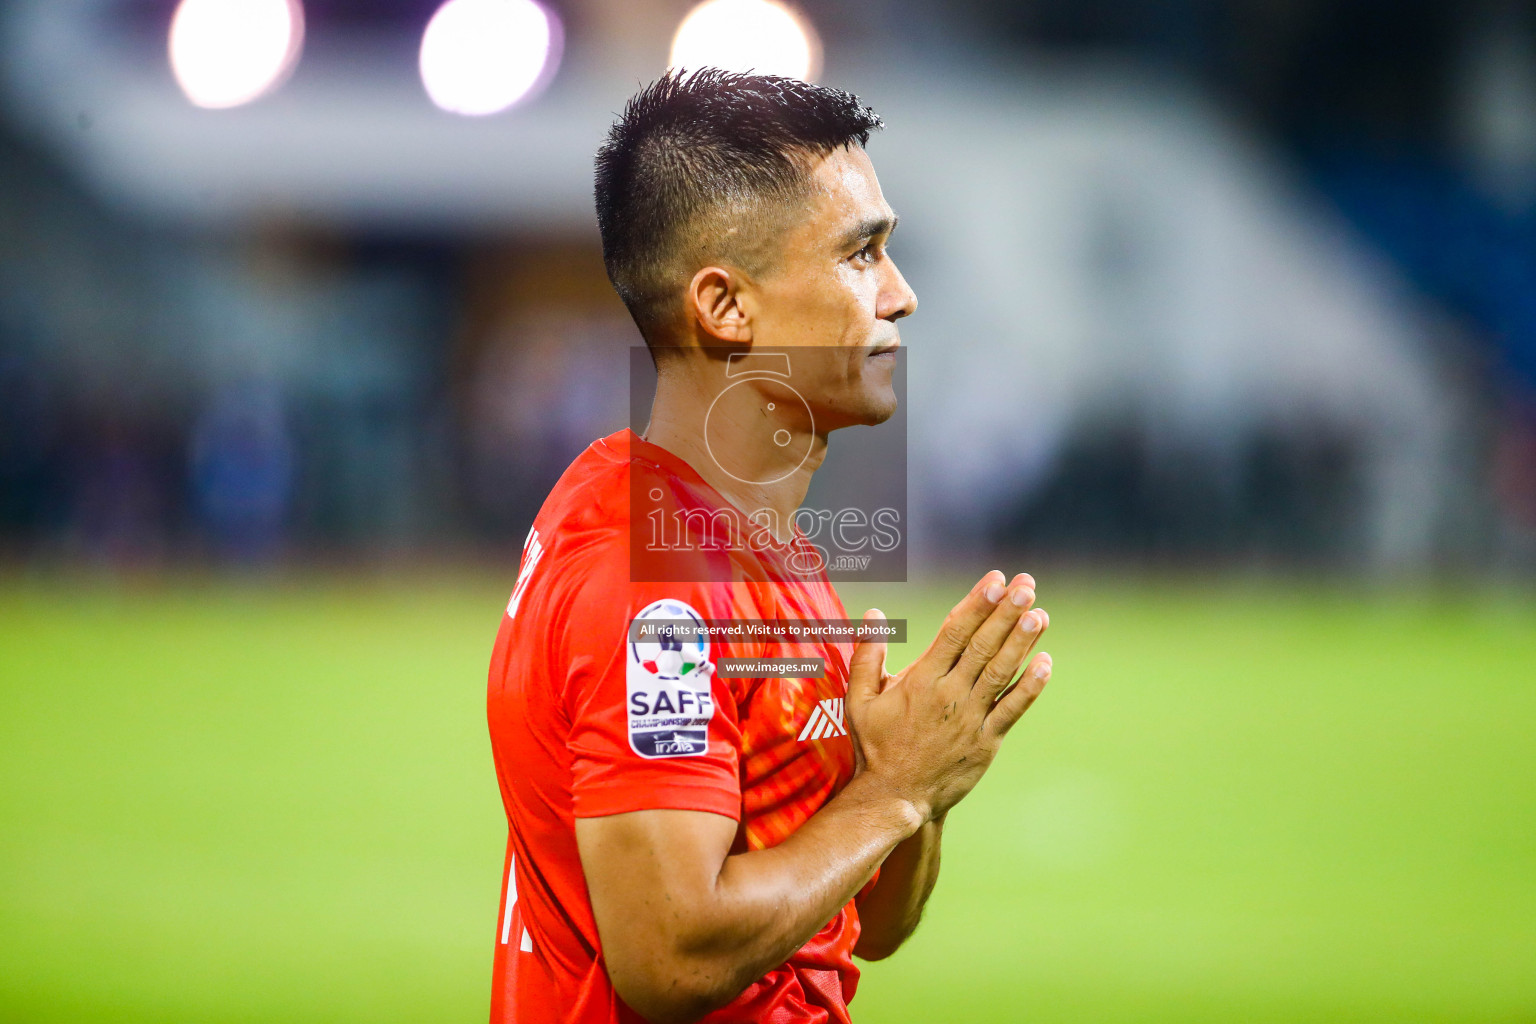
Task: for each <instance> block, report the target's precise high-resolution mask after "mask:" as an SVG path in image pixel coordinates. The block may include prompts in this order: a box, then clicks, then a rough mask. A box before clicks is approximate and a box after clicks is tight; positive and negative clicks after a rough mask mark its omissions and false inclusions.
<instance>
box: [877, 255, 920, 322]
mask: <svg viewBox="0 0 1536 1024" xmlns="http://www.w3.org/2000/svg"><path fill="white" fill-rule="evenodd" d="M888 262H889V261H888ZM889 266H890V268H891V270H890V276H889V277H888V278H887V280H886V281H885V282H884V285H885V286H884V287H883V288H881V289H880V309H879V311H878V313H877V315H878V316H879V317H880V319H881V320H891V321H896V320H900V319H901V318H902V317H904V316H911V315H912V314H913V313H916V312H917V293H915V292H914V291H912V287H911V286H910V285H908V284H907V279H906V278H905V277H903V276H902V273H901V271H900V270H899V269H897V267H896V264H895V263H894V262H889Z"/></svg>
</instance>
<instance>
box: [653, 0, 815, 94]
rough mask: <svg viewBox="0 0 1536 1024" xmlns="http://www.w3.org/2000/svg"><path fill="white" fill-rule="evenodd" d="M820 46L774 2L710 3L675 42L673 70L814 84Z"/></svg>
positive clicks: (805, 25) (695, 12)
mask: <svg viewBox="0 0 1536 1024" xmlns="http://www.w3.org/2000/svg"><path fill="white" fill-rule="evenodd" d="M820 55H821V46H820V44H819V43H818V41H817V39H816V32H815V30H814V29H812V28H811V26H810V24H809V23H807V22H805V21H803V20H802V19H801V18H800V17H798V16H797V15H796V14H795V13H794V12H793V11H791V10H790V9H789V8H787V7H785V6H784V5H783V4H780V3H775V2H774V0H705V2H704V3H702V4H699V6H697V7H695V8H694V9H693V10H692V11H690V12H688V16H687V17H686V18H684V19H683V23H682V24H681V25H679V26H678V27H677V35H675V36H673V37H672V57H671V60H670V61H669V62H668V63H669V64H670V65H671V66H672V67H674V68H687V69H689V70H697V69H699V68H703V67H715V68H724V69H725V70H727V71H756V72H757V73H758V74H762V75H783V76H784V77H786V78H799V79H803V80H805V81H810V80H811V78H812V76H814V75H815V74H816V72H817V70H818V69H817V67H816V64H817V62H818V59H819V57H820Z"/></svg>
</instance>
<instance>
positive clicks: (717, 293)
mask: <svg viewBox="0 0 1536 1024" xmlns="http://www.w3.org/2000/svg"><path fill="white" fill-rule="evenodd" d="M744 284H745V281H744V280H743V277H742V275H741V272H740V271H735V270H727V269H726V268H724V267H705V268H704V269H703V270H700V271H699V272H698V273H697V274H694V275H693V280H692V281H690V282H688V291H687V294H686V295H685V296H684V298H685V300H686V302H687V306H688V313H689V315H690V316H691V317H692V318H693V320H694V321H695V322H697V323H698V325H699V328H700V329H701V330H702V331H703V332H704V334H705V335H706V337H707V338H712V339H714V340H716V341H727V342H731V343H732V344H737V345H741V344H746V343H748V342H750V341H751V340H752V318H751V316H750V315H749V314H748V312H747V308H746V303H744V302H743V301H742V299H743V294H742V292H743V285H744Z"/></svg>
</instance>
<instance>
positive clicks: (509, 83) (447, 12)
mask: <svg viewBox="0 0 1536 1024" xmlns="http://www.w3.org/2000/svg"><path fill="white" fill-rule="evenodd" d="M559 61H560V22H559V21H558V20H557V19H556V18H555V16H554V15H553V14H550V13H549V12H547V11H545V10H544V8H542V7H540V6H539V5H538V4H536V3H534V2H533V0H448V2H447V3H445V4H443V6H441V7H439V8H438V9H437V13H436V14H434V15H432V20H431V21H429V22H428V23H427V31H426V32H425V33H424V34H423V35H422V37H421V84H422V85H424V86H426V89H427V95H428V96H430V97H431V98H432V102H433V103H436V104H437V105H438V106H439V107H442V108H443V109H444V110H447V111H449V112H451V113H454V114H470V115H479V114H494V113H496V112H497V111H501V110H505V109H507V108H508V107H510V106H511V105H512V104H514V103H516V102H517V101H518V100H520V99H523V98H524V97H526V96H528V95H529V94H530V93H532V92H533V91H534V90H535V89H536V88H537V87H539V86H541V85H543V84H544V83H545V82H547V81H548V80H549V79H550V77H552V76H553V74H554V70H555V65H557V64H558V63H559Z"/></svg>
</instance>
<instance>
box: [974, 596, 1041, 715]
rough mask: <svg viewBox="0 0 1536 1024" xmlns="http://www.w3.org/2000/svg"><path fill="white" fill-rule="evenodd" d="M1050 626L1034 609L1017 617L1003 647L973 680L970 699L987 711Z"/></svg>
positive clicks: (1039, 611)
mask: <svg viewBox="0 0 1536 1024" xmlns="http://www.w3.org/2000/svg"><path fill="white" fill-rule="evenodd" d="M1050 624H1051V617H1050V615H1049V614H1048V613H1047V612H1046V610H1045V609H1044V608H1033V609H1031V610H1029V611H1027V612H1025V613H1024V614H1023V615H1021V616H1019V620H1018V622H1017V623H1016V624H1015V625H1014V627H1013V628H1012V629H1011V630H1009V631H1008V638H1007V639H1006V640H1004V641H1003V645H1002V647H1000V648H999V649H998V652H997V653H996V654H994V655H993V656H992V660H991V661H989V662H987V665H986V667H985V668H983V669H982V670H981V674H980V675H979V676H977V677H976V685H975V686H974V687H973V688H972V689H971V694H972V696H973V697H974V698H975V699H976V700H977V701H979V702H980V703H982V704H984V705H985V706H986V707H988V708H990V707H991V706H992V702H993V701H995V700H997V697H998V694H1000V693H1002V692H1003V691H1004V690H1006V689H1007V688H1008V684H1009V683H1011V682H1012V681H1013V677H1014V676H1016V675H1018V672H1019V666H1020V665H1022V664H1024V659H1025V658H1027V657H1029V652H1030V651H1032V650H1033V649H1034V647H1035V644H1036V643H1038V642H1039V640H1040V636H1041V634H1043V633H1044V632H1045V630H1046V627H1047V626H1049V625H1050Z"/></svg>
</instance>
